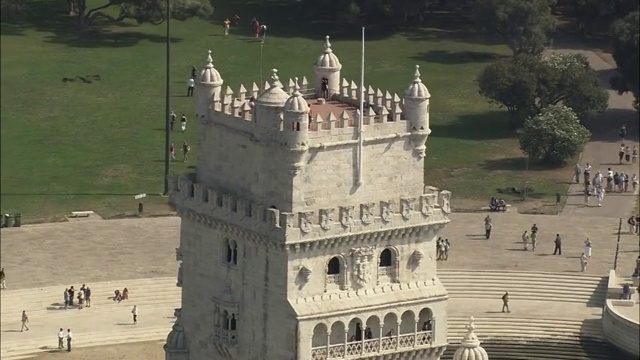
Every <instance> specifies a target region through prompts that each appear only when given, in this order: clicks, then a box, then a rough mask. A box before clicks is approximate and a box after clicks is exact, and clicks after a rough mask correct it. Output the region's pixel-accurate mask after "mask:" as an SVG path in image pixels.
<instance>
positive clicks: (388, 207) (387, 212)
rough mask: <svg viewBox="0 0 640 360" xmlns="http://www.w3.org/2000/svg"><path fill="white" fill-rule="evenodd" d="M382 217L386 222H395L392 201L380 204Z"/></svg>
mask: <svg viewBox="0 0 640 360" xmlns="http://www.w3.org/2000/svg"><path fill="white" fill-rule="evenodd" d="M380 217H381V218H382V220H383V221H384V222H390V221H391V220H393V203H392V202H391V201H381V202H380Z"/></svg>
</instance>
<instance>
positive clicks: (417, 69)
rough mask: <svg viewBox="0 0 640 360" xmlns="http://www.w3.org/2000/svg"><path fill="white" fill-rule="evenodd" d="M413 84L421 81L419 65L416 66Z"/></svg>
mask: <svg viewBox="0 0 640 360" xmlns="http://www.w3.org/2000/svg"><path fill="white" fill-rule="evenodd" d="M413 82H414V83H421V82H422V79H420V65H416V72H415V73H414V74H413Z"/></svg>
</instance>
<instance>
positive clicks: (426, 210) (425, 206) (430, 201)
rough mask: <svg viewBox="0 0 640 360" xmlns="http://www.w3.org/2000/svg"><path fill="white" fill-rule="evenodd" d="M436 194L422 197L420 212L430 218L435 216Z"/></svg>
mask: <svg viewBox="0 0 640 360" xmlns="http://www.w3.org/2000/svg"><path fill="white" fill-rule="evenodd" d="M436 202H437V199H436V194H427V195H421V196H420V212H421V213H422V215H424V216H430V215H432V214H433V209H434V208H435V206H436Z"/></svg>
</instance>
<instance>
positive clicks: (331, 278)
mask: <svg viewBox="0 0 640 360" xmlns="http://www.w3.org/2000/svg"><path fill="white" fill-rule="evenodd" d="M327 284H340V274H335V275H327Z"/></svg>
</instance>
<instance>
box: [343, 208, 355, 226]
mask: <svg viewBox="0 0 640 360" xmlns="http://www.w3.org/2000/svg"><path fill="white" fill-rule="evenodd" d="M340 224H342V226H344V227H345V228H348V227H351V226H352V225H353V206H340Z"/></svg>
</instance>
